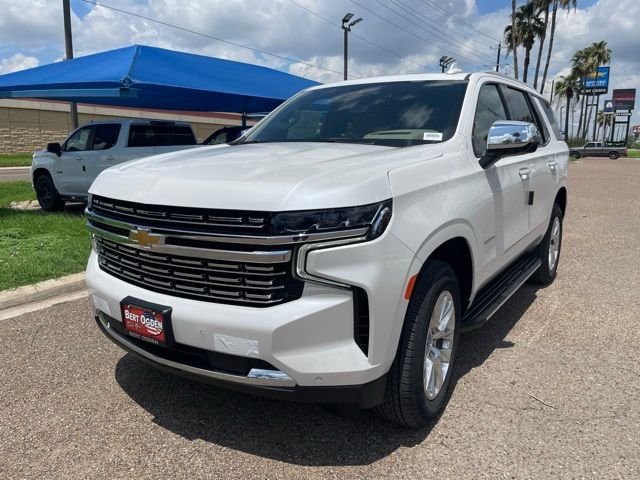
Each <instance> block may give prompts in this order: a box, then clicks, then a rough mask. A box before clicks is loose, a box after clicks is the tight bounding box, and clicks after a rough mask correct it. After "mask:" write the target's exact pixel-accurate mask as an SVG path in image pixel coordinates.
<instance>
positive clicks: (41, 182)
mask: <svg viewBox="0 0 640 480" xmlns="http://www.w3.org/2000/svg"><path fill="white" fill-rule="evenodd" d="M35 189H36V197H37V198H38V203H39V204H40V206H41V207H42V209H43V210H45V211H47V212H59V211H60V210H62V209H63V208H64V200H62V199H61V198H60V194H59V193H58V191H57V190H56V187H55V185H54V184H53V180H51V177H50V176H49V175H47V174H44V175H40V176H39V177H38V179H37V180H36V185H35Z"/></svg>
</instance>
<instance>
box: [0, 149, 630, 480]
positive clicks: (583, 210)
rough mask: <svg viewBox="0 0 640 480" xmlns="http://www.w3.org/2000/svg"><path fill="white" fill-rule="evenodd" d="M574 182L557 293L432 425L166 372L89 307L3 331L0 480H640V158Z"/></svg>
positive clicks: (577, 169) (511, 311) (540, 292)
mask: <svg viewBox="0 0 640 480" xmlns="http://www.w3.org/2000/svg"><path fill="white" fill-rule="evenodd" d="M570 177H571V178H570V182H571V184H570V194H569V212H568V216H567V218H566V222H565V236H564V245H563V252H562V259H561V263H560V271H559V275H558V278H557V281H556V282H555V283H554V284H553V285H552V286H551V287H549V288H546V289H537V288H534V287H532V286H528V285H526V286H525V287H523V288H522V289H521V290H520V291H519V292H518V293H517V294H516V295H515V297H514V298H512V299H511V300H510V301H509V302H508V303H507V304H506V305H505V306H504V307H503V308H502V309H501V310H500V311H499V312H498V313H497V314H496V316H495V317H494V318H493V319H492V321H491V322H490V323H489V324H488V325H486V326H485V327H484V328H482V329H480V330H477V331H475V332H472V333H470V334H467V335H465V336H464V337H463V345H462V346H461V356H460V357H459V363H458V368H457V370H456V378H457V382H456V385H455V390H454V392H453V395H452V397H451V399H450V401H449V405H448V407H447V409H446V411H445V413H444V414H443V415H442V417H441V418H440V420H439V421H438V422H436V423H434V424H433V425H432V426H430V427H429V428H426V429H423V430H418V431H411V430H404V429H402V428H399V427H396V426H393V425H389V424H386V423H384V422H382V421H381V420H378V419H376V418H374V417H372V416H370V415H368V414H363V415H362V416H361V418H360V419H359V420H345V419H342V418H338V417H335V416H333V415H331V414H328V413H326V412H324V411H323V410H322V409H320V408H319V407H317V406H313V405H299V404H291V403H283V402H277V401H271V400H265V399H261V398H256V397H251V396H245V395H241V394H236V393H231V392H227V391H223V390H217V389H214V388H211V387H208V386H205V385H201V384H198V383H194V382H191V381H188V380H184V379H181V378H177V377H173V376H171V375H168V374H164V373H161V372H159V371H156V370H154V369H153V368H151V367H148V366H146V365H145V364H143V363H141V362H139V361H138V360H135V359H134V358H132V357H131V356H129V355H126V354H124V353H123V352H122V351H121V350H120V349H118V348H117V347H116V346H115V345H113V344H112V343H111V342H109V341H108V340H107V339H106V338H104V337H103V336H102V334H101V333H100V332H99V331H98V330H97V328H96V327H95V325H94V324H93V320H92V318H91V310H90V306H89V302H88V300H87V299H83V300H79V301H75V302H71V303H66V304H60V305H56V306H54V307H51V308H48V309H46V310H41V311H39V312H35V313H30V314H26V315H22V316H20V317H15V318H11V319H6V320H1V321H0V344H1V348H0V365H1V366H0V373H1V378H2V382H1V384H0V432H2V434H1V435H0V477H1V478H27V477H28V478H36V477H37V478H87V477H91V478H99V477H104V478H166V477H172V478H201V477H210V478H225V479H226V478H243V479H246V478H296V479H297V478H347V477H349V478H351V477H353V478H379V477H390V478H429V477H437V478H454V477H455V478H550V477H564V478H583V477H584V478H640V436H639V435H638V430H639V429H640V401H638V397H639V396H640V366H639V364H640V340H639V338H640V337H639V336H638V320H640V309H639V307H638V305H639V304H640V200H639V198H638V194H639V193H640V161H638V160H632V159H620V160H617V161H610V160H606V159H586V160H582V161H580V162H578V163H574V164H572V165H571V167H570Z"/></svg>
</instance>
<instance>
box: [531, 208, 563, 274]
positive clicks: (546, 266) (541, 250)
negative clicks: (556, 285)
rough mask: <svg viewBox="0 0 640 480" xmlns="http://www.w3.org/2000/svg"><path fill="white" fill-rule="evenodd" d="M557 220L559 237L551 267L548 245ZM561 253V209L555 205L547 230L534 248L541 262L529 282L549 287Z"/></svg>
mask: <svg viewBox="0 0 640 480" xmlns="http://www.w3.org/2000/svg"><path fill="white" fill-rule="evenodd" d="M556 219H558V222H559V223H558V226H559V232H558V233H559V236H558V239H557V243H556V245H557V251H558V254H557V257H556V259H555V262H554V263H553V265H551V263H552V262H551V255H550V243H551V242H552V234H553V230H554V224H555V221H556ZM561 251H562V209H561V208H560V206H559V205H558V204H557V203H554V204H553V209H552V210H551V219H550V220H549V228H547V233H546V234H545V235H544V238H543V239H542V241H541V242H540V244H539V245H538V246H537V247H536V256H537V257H538V258H539V259H540V260H541V261H542V265H540V268H538V270H536V272H535V273H534V274H533V275H532V276H531V279H530V280H531V281H532V282H534V283H538V284H540V285H550V284H551V283H553V281H554V280H555V279H556V274H557V273H558V264H559V263H560V252H561Z"/></svg>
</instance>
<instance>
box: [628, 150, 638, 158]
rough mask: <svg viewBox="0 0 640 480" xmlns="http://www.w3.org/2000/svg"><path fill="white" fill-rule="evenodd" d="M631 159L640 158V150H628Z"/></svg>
mask: <svg viewBox="0 0 640 480" xmlns="http://www.w3.org/2000/svg"><path fill="white" fill-rule="evenodd" d="M627 152H628V154H629V156H630V157H631V158H640V150H627Z"/></svg>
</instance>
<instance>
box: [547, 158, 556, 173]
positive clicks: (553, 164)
mask: <svg viewBox="0 0 640 480" xmlns="http://www.w3.org/2000/svg"><path fill="white" fill-rule="evenodd" d="M548 165H549V168H550V169H551V171H554V170H555V169H556V167H557V166H558V161H557V160H549V163H548Z"/></svg>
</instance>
